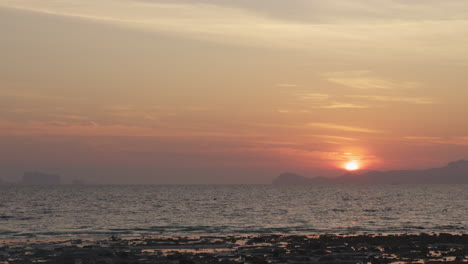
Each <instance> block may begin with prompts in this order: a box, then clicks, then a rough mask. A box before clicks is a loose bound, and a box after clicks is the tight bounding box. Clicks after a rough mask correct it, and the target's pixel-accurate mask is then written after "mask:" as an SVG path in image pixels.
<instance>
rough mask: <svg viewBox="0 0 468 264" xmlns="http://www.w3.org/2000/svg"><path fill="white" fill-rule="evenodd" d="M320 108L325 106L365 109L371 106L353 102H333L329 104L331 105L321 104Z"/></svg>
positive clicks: (325, 107) (329, 107) (327, 107)
mask: <svg viewBox="0 0 468 264" xmlns="http://www.w3.org/2000/svg"><path fill="white" fill-rule="evenodd" d="M320 108H324V109H340V108H355V109H365V108H369V106H367V105H358V104H351V103H332V104H329V105H324V106H320Z"/></svg>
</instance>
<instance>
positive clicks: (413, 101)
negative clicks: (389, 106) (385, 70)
mask: <svg viewBox="0 0 468 264" xmlns="http://www.w3.org/2000/svg"><path fill="white" fill-rule="evenodd" d="M348 97H352V98H358V99H364V100H371V101H379V102H401V103H411V104H434V103H435V102H434V100H433V99H430V98H426V97H405V96H384V95H348Z"/></svg>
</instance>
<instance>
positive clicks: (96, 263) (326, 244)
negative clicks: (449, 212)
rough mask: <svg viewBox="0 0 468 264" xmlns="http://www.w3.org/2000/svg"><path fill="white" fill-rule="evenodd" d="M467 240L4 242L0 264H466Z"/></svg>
mask: <svg viewBox="0 0 468 264" xmlns="http://www.w3.org/2000/svg"><path fill="white" fill-rule="evenodd" d="M467 246H468V235H466V234H463V235H452V234H438V235H435V234H434V235H429V234H420V235H388V236H373V235H357V236H335V235H321V236H293V235H289V236H281V235H265V236H249V237H239V236H227V237H199V238H185V237H179V238H142V239H133V240H120V239H115V238H111V239H109V240H100V241H82V240H72V241H62V242H35V243H12V242H10V243H3V244H2V245H1V246H0V263H15V264H16V263H18V264H19V263H21V264H23V263H24V264H26V263H64V264H68V263H69V264H123V263H143V264H144V263H174V264H198V263H199V264H204V263H223V264H235V263H251V264H262V263H466V262H468V258H467V254H468V248H467Z"/></svg>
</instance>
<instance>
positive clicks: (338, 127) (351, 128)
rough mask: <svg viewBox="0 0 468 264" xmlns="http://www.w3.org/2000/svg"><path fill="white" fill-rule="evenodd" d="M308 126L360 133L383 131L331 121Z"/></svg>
mask: <svg viewBox="0 0 468 264" xmlns="http://www.w3.org/2000/svg"><path fill="white" fill-rule="evenodd" d="M307 125H308V126H311V127H317V128H323V129H329V130H340V131H348V132H359V133H381V131H378V130H373V129H368V128H362V127H355V126H345V125H339V124H331V123H308V124H307Z"/></svg>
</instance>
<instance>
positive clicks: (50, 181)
mask: <svg viewBox="0 0 468 264" xmlns="http://www.w3.org/2000/svg"><path fill="white" fill-rule="evenodd" d="M22 184H25V185H58V184H60V175H58V174H47V173H43V172H38V171H33V172H25V173H24V174H23V181H22Z"/></svg>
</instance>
